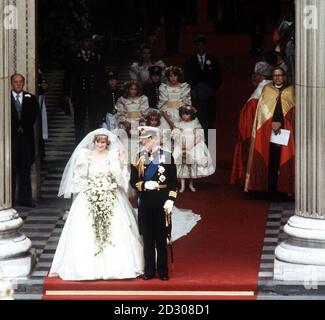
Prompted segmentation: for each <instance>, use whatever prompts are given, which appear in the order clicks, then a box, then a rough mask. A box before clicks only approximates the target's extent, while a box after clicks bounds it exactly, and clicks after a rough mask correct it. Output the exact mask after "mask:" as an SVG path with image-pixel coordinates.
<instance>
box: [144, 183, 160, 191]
mask: <svg viewBox="0 0 325 320" xmlns="http://www.w3.org/2000/svg"><path fill="white" fill-rule="evenodd" d="M158 187H159V183H158V182H157V181H147V182H145V183H144V188H145V189H146V190H156V189H158Z"/></svg>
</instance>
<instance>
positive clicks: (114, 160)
mask: <svg viewBox="0 0 325 320" xmlns="http://www.w3.org/2000/svg"><path fill="white" fill-rule="evenodd" d="M122 152H123V151H121V150H120V149H116V150H112V151H110V153H111V154H110V162H109V171H110V172H111V173H112V174H113V176H114V177H115V179H116V183H117V185H118V186H119V187H121V188H122V189H123V190H124V191H125V192H126V193H127V192H128V188H129V180H130V172H129V169H128V166H127V164H126V162H125V158H124V156H125V155H123V154H122Z"/></svg>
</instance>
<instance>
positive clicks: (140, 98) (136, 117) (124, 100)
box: [115, 82, 149, 134]
mask: <svg viewBox="0 0 325 320" xmlns="http://www.w3.org/2000/svg"><path fill="white" fill-rule="evenodd" d="M115 108H116V111H117V113H116V118H117V122H118V124H119V127H120V128H122V129H125V130H126V131H127V132H128V133H129V134H130V133H131V128H132V125H133V124H134V125H135V127H136V131H137V129H138V126H139V125H143V124H144V122H145V116H146V113H147V112H148V109H149V101H148V98H147V97H146V96H144V95H140V88H139V85H138V84H137V83H131V82H130V83H127V84H126V85H125V89H124V95H123V96H122V97H120V98H119V99H118V100H117V103H116V106H115Z"/></svg>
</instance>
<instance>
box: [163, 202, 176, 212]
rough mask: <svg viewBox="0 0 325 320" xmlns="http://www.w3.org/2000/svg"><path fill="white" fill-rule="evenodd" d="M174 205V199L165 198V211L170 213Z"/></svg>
mask: <svg viewBox="0 0 325 320" xmlns="http://www.w3.org/2000/svg"><path fill="white" fill-rule="evenodd" d="M173 207H174V201H172V200H167V201H166V202H165V205H164V209H165V211H166V212H167V213H171V212H172V210H173Z"/></svg>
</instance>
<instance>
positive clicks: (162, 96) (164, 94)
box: [158, 83, 169, 111]
mask: <svg viewBox="0 0 325 320" xmlns="http://www.w3.org/2000/svg"><path fill="white" fill-rule="evenodd" d="M168 100H169V97H168V91H167V85H166V84H164V83H163V84H161V86H160V87H159V103H158V109H159V110H161V111H164V107H165V105H166V104H167V102H168Z"/></svg>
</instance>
